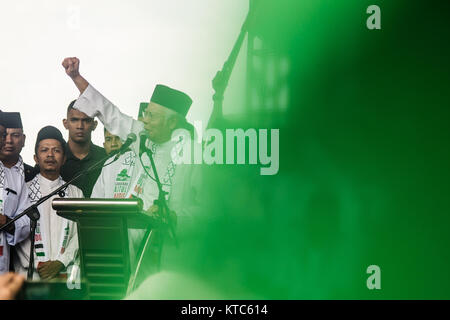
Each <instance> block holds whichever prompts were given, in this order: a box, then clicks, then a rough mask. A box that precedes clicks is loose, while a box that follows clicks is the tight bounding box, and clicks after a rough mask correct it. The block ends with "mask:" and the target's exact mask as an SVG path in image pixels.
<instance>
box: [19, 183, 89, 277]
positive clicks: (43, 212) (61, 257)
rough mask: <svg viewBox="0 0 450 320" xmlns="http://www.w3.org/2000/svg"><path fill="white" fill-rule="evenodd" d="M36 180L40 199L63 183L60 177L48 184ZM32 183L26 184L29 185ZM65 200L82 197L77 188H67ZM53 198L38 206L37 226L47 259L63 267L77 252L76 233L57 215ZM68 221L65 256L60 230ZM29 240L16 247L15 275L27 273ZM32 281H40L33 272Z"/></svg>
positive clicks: (74, 228) (65, 220)
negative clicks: (62, 251)
mask: <svg viewBox="0 0 450 320" xmlns="http://www.w3.org/2000/svg"><path fill="white" fill-rule="evenodd" d="M37 179H39V185H40V191H41V194H42V196H45V195H47V194H49V193H50V192H52V191H54V190H55V189H57V188H59V187H60V186H62V185H63V184H64V183H65V182H64V181H63V180H62V178H61V177H59V178H58V179H56V180H54V181H51V180H49V179H47V178H45V177H43V176H42V175H41V174H38V175H37ZM30 183H31V181H30V182H29V183H28V185H30ZM66 197H69V198H83V192H82V191H81V190H80V189H79V188H77V187H76V186H73V185H69V187H68V188H67V189H66ZM54 198H59V196H58V195H55V196H53V197H51V198H50V199H48V200H47V201H45V202H44V203H42V204H41V205H39V207H38V210H39V214H40V218H39V223H40V227H41V236H42V242H43V244H44V247H45V248H46V252H47V253H48V255H49V256H48V260H51V261H55V260H58V261H60V262H61V263H62V264H63V265H64V266H65V267H67V266H68V265H69V264H70V263H72V262H74V260H75V258H76V254H77V252H78V233H77V225H76V222H74V221H70V220H67V219H65V218H63V217H60V216H58V215H57V214H56V211H55V210H54V209H53V208H52V201H53V199H54ZM67 221H69V235H68V242H67V246H66V248H65V251H64V253H61V252H60V250H61V243H62V239H61V237H62V235H63V233H62V228H63V227H64V226H65V223H66V222H67ZM30 244H31V242H30V239H29V238H27V239H26V240H25V241H23V242H22V243H20V244H19V245H18V246H16V252H17V255H18V261H17V262H16V261H15V262H14V268H15V270H16V272H19V273H22V274H26V273H27V270H28V263H29V254H30ZM34 261H35V263H34V268H35V269H36V267H37V263H38V259H37V256H36V252H34ZM33 279H39V275H38V274H37V272H35V273H34V276H33Z"/></svg>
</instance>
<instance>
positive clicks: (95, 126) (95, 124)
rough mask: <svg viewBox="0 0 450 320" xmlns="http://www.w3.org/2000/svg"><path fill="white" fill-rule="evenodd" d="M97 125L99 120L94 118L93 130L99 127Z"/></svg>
mask: <svg viewBox="0 0 450 320" xmlns="http://www.w3.org/2000/svg"><path fill="white" fill-rule="evenodd" d="M97 125H98V121H97V120H94V126H93V127H92V131H94V130H95V128H97Z"/></svg>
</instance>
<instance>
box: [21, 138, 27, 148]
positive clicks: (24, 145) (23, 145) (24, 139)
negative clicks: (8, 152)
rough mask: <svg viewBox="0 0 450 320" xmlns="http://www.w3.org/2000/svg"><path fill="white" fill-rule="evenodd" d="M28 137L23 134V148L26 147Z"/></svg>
mask: <svg viewBox="0 0 450 320" xmlns="http://www.w3.org/2000/svg"><path fill="white" fill-rule="evenodd" d="M26 139H27V136H26V135H23V143H22V148H23V147H25V140H26Z"/></svg>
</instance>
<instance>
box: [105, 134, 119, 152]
mask: <svg viewBox="0 0 450 320" xmlns="http://www.w3.org/2000/svg"><path fill="white" fill-rule="evenodd" d="M103 147H104V148H105V151H106V154H110V153H111V152H112V151H115V150H119V149H120V147H122V141H121V140H120V138H119V137H118V136H115V135H113V134H111V133H110V132H109V131H107V130H105V142H103Z"/></svg>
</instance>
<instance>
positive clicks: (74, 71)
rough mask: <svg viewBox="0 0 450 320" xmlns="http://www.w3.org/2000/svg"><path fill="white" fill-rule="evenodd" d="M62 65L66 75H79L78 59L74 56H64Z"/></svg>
mask: <svg viewBox="0 0 450 320" xmlns="http://www.w3.org/2000/svg"><path fill="white" fill-rule="evenodd" d="M62 66H63V67H64V70H65V71H66V73H67V75H68V76H69V77H71V78H72V79H75V78H76V77H78V76H80V59H78V58H76V57H72V58H65V59H64V61H63V62H62Z"/></svg>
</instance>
